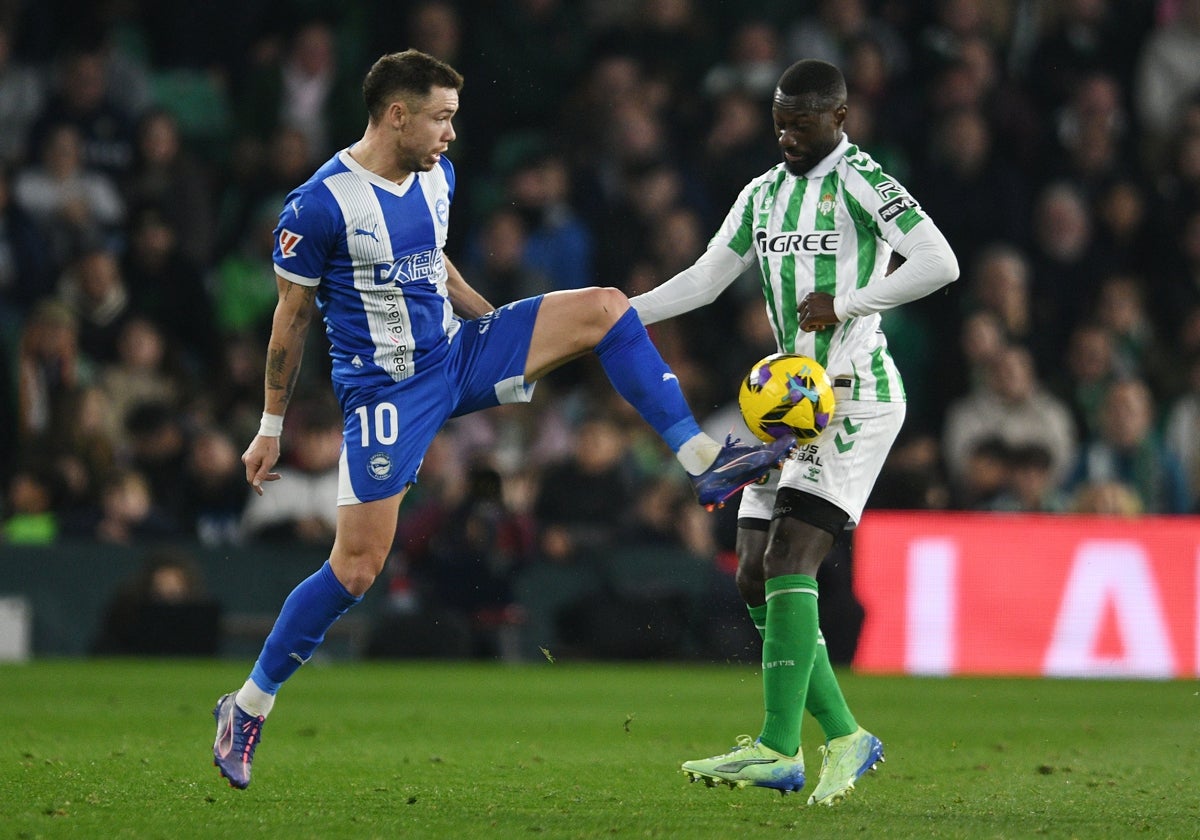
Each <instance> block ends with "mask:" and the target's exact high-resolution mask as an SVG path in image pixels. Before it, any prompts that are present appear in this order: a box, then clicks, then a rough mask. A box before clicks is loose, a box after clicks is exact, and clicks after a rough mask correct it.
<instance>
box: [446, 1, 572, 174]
mask: <svg viewBox="0 0 1200 840" xmlns="http://www.w3.org/2000/svg"><path fill="white" fill-rule="evenodd" d="M486 14H487V24H486V25H484V26H475V27H472V28H471V30H470V31H469V48H468V50H467V52H468V53H469V55H470V57H471V58H472V62H471V64H470V65H468V66H467V67H465V68H463V73H464V75H466V76H467V77H469V78H474V79H475V80H476V84H477V85H478V86H477V87H475V88H474V93H472V94H471V107H470V108H469V109H467V110H466V112H465V114H466V120H467V122H466V123H464V126H465V127H469V128H470V131H469V132H464V134H468V133H469V134H470V136H471V138H472V140H471V142H472V143H473V144H476V148H479V147H480V146H482V145H483V144H486V143H487V142H488V139H489V137H490V138H499V137H503V136H504V135H506V134H508V133H509V132H511V131H514V130H527V129H528V128H529V127H531V126H533V127H540V126H547V125H551V124H552V123H553V122H554V117H555V114H556V109H557V108H558V106H559V103H561V102H562V100H563V97H564V96H565V95H566V93H567V91H569V90H570V89H571V88H572V87H573V86H574V84H575V82H576V81H577V79H578V77H579V74H580V72H581V71H582V69H583V67H584V61H585V59H586V57H587V56H588V54H589V49H588V48H589V45H590V41H591V39H592V37H593V36H594V33H592V32H590V31H589V29H588V27H587V26H585V25H584V24H583V20H582V15H583V9H582V4H579V3H574V2H567V0H504V2H502V3H497V4H496V5H495V6H494V7H490V8H489V10H488V11H487V13H486ZM517 44H524V45H535V44H536V45H537V46H536V48H534V49H530V48H527V47H516V48H514V45H517ZM497 67H503V68H504V72H503V73H497V72H495V68H497ZM476 68H477V69H476ZM472 70H475V72H474V73H472ZM489 153H490V149H488V148H486V147H485V148H481V149H480V154H481V156H480V157H479V158H478V159H484V157H483V155H487V154H489Z"/></svg>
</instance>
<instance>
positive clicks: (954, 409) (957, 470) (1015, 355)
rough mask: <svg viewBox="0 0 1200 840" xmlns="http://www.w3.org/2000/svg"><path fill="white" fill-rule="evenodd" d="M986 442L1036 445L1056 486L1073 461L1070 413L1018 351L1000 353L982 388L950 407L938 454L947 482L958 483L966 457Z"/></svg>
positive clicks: (1026, 353)
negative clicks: (1049, 457) (1048, 459)
mask: <svg viewBox="0 0 1200 840" xmlns="http://www.w3.org/2000/svg"><path fill="white" fill-rule="evenodd" d="M987 438H998V439H999V440H1001V441H1003V442H1004V444H1005V445H1007V446H1009V447H1012V446H1016V445H1020V444H1030V443H1040V444H1041V445H1043V446H1044V447H1045V448H1046V449H1047V450H1048V451H1049V452H1051V453H1052V454H1053V456H1054V470H1053V473H1054V480H1055V481H1056V482H1060V481H1061V480H1062V479H1063V478H1064V477H1065V476H1066V474H1067V471H1068V470H1069V469H1070V467H1071V465H1072V463H1073V461H1074V459H1075V455H1076V449H1075V446H1076V440H1075V426H1074V423H1073V422H1072V420H1071V414H1070V412H1069V411H1068V410H1067V407H1066V406H1065V405H1064V404H1063V403H1062V401H1061V400H1059V399H1058V398H1057V397H1055V396H1054V395H1053V394H1052V393H1050V391H1049V389H1047V388H1046V386H1045V385H1044V384H1043V383H1042V382H1041V381H1039V380H1038V378H1037V374H1036V371H1035V369H1034V365H1033V358H1032V356H1031V355H1030V353H1029V351H1028V350H1026V349H1025V348H1023V347H1019V346H1015V345H1010V346H1008V347H1006V348H1004V349H1003V350H1001V351H1000V352H999V353H998V354H997V356H996V358H995V359H994V360H993V361H992V363H991V365H990V366H989V369H988V378H987V386H986V388H984V389H982V390H979V391H976V392H974V393H972V394H969V395H967V396H965V397H962V398H960V399H958V400H956V401H955V402H954V403H953V404H951V406H950V408H949V411H948V412H947V414H946V424H945V428H944V429H943V452H944V455H945V459H946V468H947V471H948V473H949V476H950V478H951V480H952V481H954V482H961V481H962V479H963V476H964V474H965V472H966V467H967V457H968V455H969V454H970V453H971V451H972V450H973V449H974V448H975V446H976V444H978V443H979V442H980V441H982V440H985V439H987Z"/></svg>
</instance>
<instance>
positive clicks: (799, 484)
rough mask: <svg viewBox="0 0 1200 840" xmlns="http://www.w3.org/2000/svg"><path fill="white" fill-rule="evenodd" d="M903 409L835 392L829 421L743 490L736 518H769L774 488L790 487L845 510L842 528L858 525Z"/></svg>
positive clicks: (902, 406) (902, 418) (901, 421)
mask: <svg viewBox="0 0 1200 840" xmlns="http://www.w3.org/2000/svg"><path fill="white" fill-rule="evenodd" d="M839 390H840V389H839ZM905 409H906V406H905V404H904V403H902V402H898V403H885V402H856V401H854V400H851V399H849V397H848V396H845V397H843V395H842V394H838V402H837V408H836V409H835V411H834V417H833V422H832V423H830V424H829V426H828V428H826V429H825V431H824V432H822V433H821V435H820V437H818V438H817V439H816V440H813V441H809V442H807V443H801V444H800V446H798V447H797V448H796V450H795V452H793V453H792V455H791V457H790V458H788V459H787V460H786V461H785V462H784V464H783V469H782V470H780V471H779V472H774V471H772V472H771V478H770V480H769V481H768V482H767V483H766V484H751V485H750V486H748V487H747V488H746V489H745V490H743V491H742V503H741V505H740V506H739V507H738V518H739V519H763V520H767V521H770V520H771V513H772V511H773V510H774V507H775V493H776V491H778V489H779V488H780V487H791V488H793V489H795V490H800V491H802V492H805V493H811V494H812V495H814V496H820V497H821V498H822V499H825V500H827V501H829V502H832V503H833V504H835V505H837V506H838V507H839V508H841V509H842V510H844V511H845V512H846V513H848V514H850V522H849V523H848V525H847V527H853V526H855V525H857V524H858V521H859V519H860V518H861V517H862V512H863V508H864V507H865V506H866V504H867V497H868V496H870V495H871V490H872V488H874V487H875V480H876V479H877V478H879V471H880V470H882V469H883V462H884V461H886V460H887V456H888V453H889V452H890V451H891V449H892V444H893V443H895V442H896V436H897V435H898V434H900V427H901V426H902V425H904V413H905Z"/></svg>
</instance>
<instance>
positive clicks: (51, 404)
mask: <svg viewBox="0 0 1200 840" xmlns="http://www.w3.org/2000/svg"><path fill="white" fill-rule="evenodd" d="M80 365H81V360H80V357H79V326H78V322H77V320H76V318H75V316H74V314H73V313H72V312H71V310H70V309H68V308H67V307H66V306H64V305H62V304H61V303H58V302H57V301H51V300H45V301H42V302H41V303H39V304H37V305H36V306H35V307H34V308H33V311H32V312H31V313H30V315H29V318H28V320H27V321H26V322H25V327H24V329H23V330H22V333H21V339H20V343H19V345H18V351H17V430H18V435H17V436H18V442H20V443H22V444H30V443H33V442H34V441H38V440H46V441H49V440H53V439H54V438H55V437H57V436H58V435H60V434H61V433H62V430H63V429H64V428H65V426H66V424H67V421H68V416H67V406H68V405H69V400H70V398H71V395H72V394H73V393H74V391H75V389H76V388H78V386H79V382H80V371H79V368H80Z"/></svg>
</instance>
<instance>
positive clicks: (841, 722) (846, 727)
mask: <svg viewBox="0 0 1200 840" xmlns="http://www.w3.org/2000/svg"><path fill="white" fill-rule="evenodd" d="M746 610H747V612H749V613H750V620H751V621H753V622H754V627H755V628H756V629H757V630H758V633H759V635H760V636H761V635H764V634H765V633H766V628H767V605H766V604H760V605H759V606H751V605H750V604H747V605H746ZM804 708H805V709H807V710H808V713H809V714H810V715H812V716H813V717H814V718H816V719H817V723H818V724H820V725H821V731H822V732H823V733H824V734H825V740H826V741H832V740H833V739H834V738H841V737H842V736H843V735H849V734H851V733H852V732H854V731H855V730H857V729H858V721H857V720H855V719H854V714H853V713H852V712H851V711H850V706H849V705H848V704H847V703H846V698H845V697H844V696H843V695H842V687H841V686H840V685H838V680H837V675H836V674H835V673H834V671H833V665H832V664H830V662H829V649H828V648H826V647H825V637H824V636H822V635H821V633H820V631H819V630H818V631H817V655H816V657H815V658H814V659H813V668H812V674H811V675H810V676H809V678H808V693H807V694H806V695H805V700H804Z"/></svg>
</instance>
